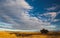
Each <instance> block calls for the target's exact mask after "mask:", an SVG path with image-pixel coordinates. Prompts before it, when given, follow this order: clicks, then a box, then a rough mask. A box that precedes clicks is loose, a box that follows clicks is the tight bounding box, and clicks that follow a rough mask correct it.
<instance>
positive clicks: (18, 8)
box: [0, 0, 60, 30]
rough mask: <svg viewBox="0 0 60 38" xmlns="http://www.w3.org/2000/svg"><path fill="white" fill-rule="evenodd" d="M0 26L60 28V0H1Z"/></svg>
mask: <svg viewBox="0 0 60 38" xmlns="http://www.w3.org/2000/svg"><path fill="white" fill-rule="evenodd" d="M0 23H1V24H0V27H1V28H13V29H43V28H45V29H48V30H59V29H60V26H59V25H60V0H0Z"/></svg>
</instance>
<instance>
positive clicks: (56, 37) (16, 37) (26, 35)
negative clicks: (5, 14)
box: [0, 31, 60, 38]
mask: <svg viewBox="0 0 60 38" xmlns="http://www.w3.org/2000/svg"><path fill="white" fill-rule="evenodd" d="M0 38H60V32H49V33H47V34H41V33H40V32H6V31H0Z"/></svg>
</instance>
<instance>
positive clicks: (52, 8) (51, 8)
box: [46, 6, 57, 11]
mask: <svg viewBox="0 0 60 38" xmlns="http://www.w3.org/2000/svg"><path fill="white" fill-rule="evenodd" d="M56 8H57V7H56V6H53V7H49V8H46V10H48V11H51V10H55V9H56Z"/></svg>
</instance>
